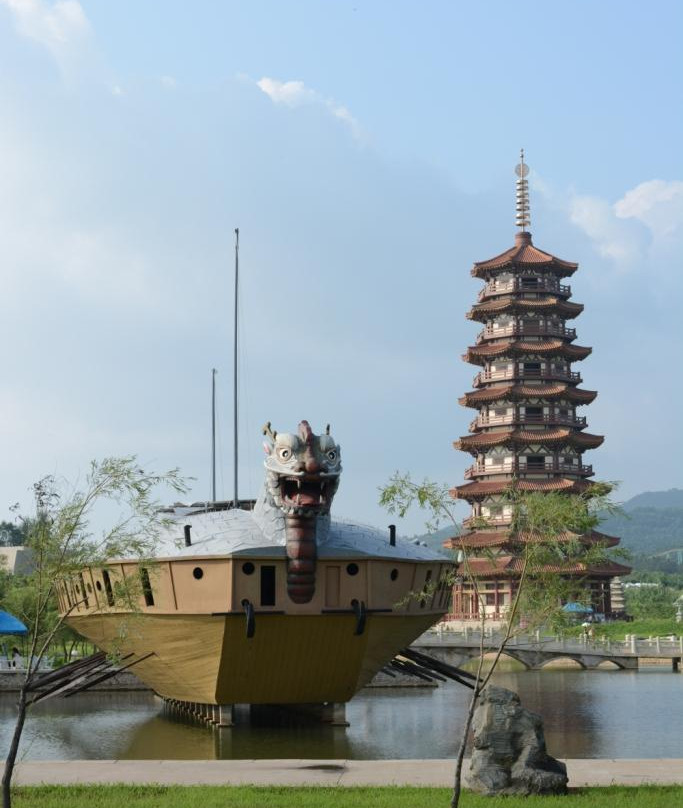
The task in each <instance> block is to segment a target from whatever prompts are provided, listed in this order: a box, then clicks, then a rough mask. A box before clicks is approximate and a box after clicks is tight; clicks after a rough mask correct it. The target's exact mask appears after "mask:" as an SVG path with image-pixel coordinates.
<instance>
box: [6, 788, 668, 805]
mask: <svg viewBox="0 0 683 808" xmlns="http://www.w3.org/2000/svg"><path fill="white" fill-rule="evenodd" d="M449 802H450V791H449V790H448V789H446V788H413V787H392V786H385V787H382V788H349V787H343V788H327V787H323V786H316V787H308V788H298V787H293V786H287V787H257V786H31V787H23V788H17V789H16V790H15V791H14V799H13V805H14V808H34V806H35V808H64V807H65V806H68V808H119V806H122V805H125V806H126V808H152V806H154V808H157V806H159V808H161V806H163V808H320V806H324V808H448V805H449ZM616 804H618V805H619V808H674V806H676V808H678V806H680V805H683V787H682V786H632V787H625V786H611V787H609V788H585V789H573V790H572V791H571V792H570V793H569V795H567V796H565V797H480V796H477V795H475V794H469V793H467V792H465V793H464V794H463V797H462V800H461V803H460V805H461V806H462V808H613V807H614V805H616Z"/></svg>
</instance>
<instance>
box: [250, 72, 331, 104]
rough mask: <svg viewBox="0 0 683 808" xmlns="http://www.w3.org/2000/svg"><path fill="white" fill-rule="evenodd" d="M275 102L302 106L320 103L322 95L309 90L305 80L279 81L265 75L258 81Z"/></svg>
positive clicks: (260, 87)
mask: <svg viewBox="0 0 683 808" xmlns="http://www.w3.org/2000/svg"><path fill="white" fill-rule="evenodd" d="M256 84H257V86H258V87H259V89H261V90H262V91H263V92H264V93H265V94H266V95H267V96H268V97H269V98H270V100H271V101H272V102H273V103H274V104H284V105H285V106H286V107H300V106H302V105H304V104H315V103H320V101H321V98H320V96H319V95H318V94H317V93H316V92H314V91H313V90H309V89H308V88H307V87H306V85H305V84H304V83H303V81H278V80H277V79H270V78H268V77H267V76H264V77H263V78H262V79H259V81H257V82H256Z"/></svg>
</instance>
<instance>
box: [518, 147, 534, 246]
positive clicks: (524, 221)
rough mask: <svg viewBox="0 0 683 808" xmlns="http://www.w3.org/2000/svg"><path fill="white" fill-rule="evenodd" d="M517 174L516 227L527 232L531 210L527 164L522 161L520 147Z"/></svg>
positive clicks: (522, 152)
mask: <svg viewBox="0 0 683 808" xmlns="http://www.w3.org/2000/svg"><path fill="white" fill-rule="evenodd" d="M515 174H516V175H517V178H518V179H517V222H516V223H517V227H519V231H520V233H528V232H529V231H528V228H529V226H530V224H531V212H530V208H529V181H528V180H527V175H528V174H529V166H528V165H527V164H526V163H525V162H524V149H520V152H519V163H518V164H517V165H516V166H515Z"/></svg>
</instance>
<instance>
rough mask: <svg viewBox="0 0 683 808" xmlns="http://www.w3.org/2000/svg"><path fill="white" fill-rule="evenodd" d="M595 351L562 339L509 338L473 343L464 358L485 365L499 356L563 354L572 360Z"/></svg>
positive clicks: (474, 363)
mask: <svg viewBox="0 0 683 808" xmlns="http://www.w3.org/2000/svg"><path fill="white" fill-rule="evenodd" d="M592 351H593V349H592V348H588V347H584V346H582V345H570V344H569V343H567V342H565V341H564V340H561V339H550V340H542V341H539V342H530V341H525V340H515V339H508V340H505V341H503V342H485V343H482V344H481V345H471V346H470V347H469V348H468V349H467V353H466V354H463V356H462V358H463V359H464V360H465V362H469V363H470V364H471V365H483V364H485V362H486V361H487V360H489V359H493V358H494V357H499V356H526V355H531V356H534V355H537V356H548V355H550V356H561V357H563V358H564V359H569V360H570V361H572V362H577V361H579V360H581V359H585V358H586V357H587V356H589V355H590V354H591V352H592Z"/></svg>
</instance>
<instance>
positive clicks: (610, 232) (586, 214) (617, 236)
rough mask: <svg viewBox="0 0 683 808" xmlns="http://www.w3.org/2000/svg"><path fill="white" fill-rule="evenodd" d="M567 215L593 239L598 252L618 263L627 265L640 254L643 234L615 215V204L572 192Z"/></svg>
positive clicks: (621, 265)
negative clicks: (575, 194)
mask: <svg viewBox="0 0 683 808" xmlns="http://www.w3.org/2000/svg"><path fill="white" fill-rule="evenodd" d="M569 218H570V220H571V221H572V223H573V224H575V225H577V227H579V228H581V230H583V231H584V233H586V235H587V236H588V237H589V238H590V239H591V241H592V242H593V244H594V246H595V249H596V250H597V252H598V254H599V255H601V256H603V257H604V258H610V259H611V260H612V261H614V262H615V264H617V265H618V266H620V267H623V268H626V267H629V266H630V265H631V264H632V263H633V262H634V261H637V260H638V259H639V258H640V256H641V249H642V248H641V242H642V236H641V234H640V233H639V232H634V228H633V227H632V226H631V225H630V224H627V223H626V222H623V221H621V220H620V219H618V218H617V216H616V214H615V212H614V206H612V205H610V204H609V202H607V201H606V200H604V199H600V198H599V197H595V196H574V197H572V198H571V200H570V202H569Z"/></svg>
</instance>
